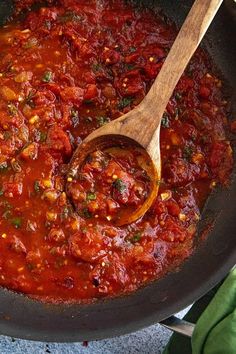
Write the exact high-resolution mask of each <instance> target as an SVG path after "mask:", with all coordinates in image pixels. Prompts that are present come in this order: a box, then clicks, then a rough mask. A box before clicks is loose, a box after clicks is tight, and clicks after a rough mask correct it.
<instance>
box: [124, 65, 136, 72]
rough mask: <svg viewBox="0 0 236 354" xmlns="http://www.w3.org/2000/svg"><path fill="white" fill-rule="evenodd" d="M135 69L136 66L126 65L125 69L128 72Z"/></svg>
mask: <svg viewBox="0 0 236 354" xmlns="http://www.w3.org/2000/svg"><path fill="white" fill-rule="evenodd" d="M134 68H135V65H134V64H125V69H126V70H128V71H130V70H133V69H134Z"/></svg>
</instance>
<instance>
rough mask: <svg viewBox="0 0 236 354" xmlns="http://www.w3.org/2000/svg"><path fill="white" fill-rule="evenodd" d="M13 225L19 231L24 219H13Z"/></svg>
mask: <svg viewBox="0 0 236 354" xmlns="http://www.w3.org/2000/svg"><path fill="white" fill-rule="evenodd" d="M11 224H12V225H13V226H14V227H15V228H16V229H19V228H20V227H21V224H22V219H21V218H19V217H16V218H13V219H11Z"/></svg>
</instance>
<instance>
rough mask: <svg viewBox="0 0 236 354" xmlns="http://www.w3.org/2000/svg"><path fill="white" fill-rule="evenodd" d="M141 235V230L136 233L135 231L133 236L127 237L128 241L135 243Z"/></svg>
mask: <svg viewBox="0 0 236 354" xmlns="http://www.w3.org/2000/svg"><path fill="white" fill-rule="evenodd" d="M141 237H142V234H141V232H137V233H135V234H134V235H133V237H131V238H130V239H129V241H130V242H131V243H136V242H139V241H140V239H141Z"/></svg>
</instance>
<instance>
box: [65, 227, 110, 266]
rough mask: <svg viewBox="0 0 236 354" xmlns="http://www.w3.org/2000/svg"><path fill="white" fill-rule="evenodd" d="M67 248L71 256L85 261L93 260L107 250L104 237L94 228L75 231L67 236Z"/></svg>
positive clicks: (103, 254)
mask: <svg viewBox="0 0 236 354" xmlns="http://www.w3.org/2000/svg"><path fill="white" fill-rule="evenodd" d="M69 250H70V253H71V255H72V256H73V257H75V258H77V259H81V260H83V261H85V262H95V261H96V260H98V259H99V258H101V257H102V256H105V255H106V253H107V251H108V245H106V247H105V243H104V237H103V236H102V235H101V234H100V233H98V232H97V231H96V230H94V229H87V230H86V231H85V232H84V233H83V232H81V231H80V232H77V233H75V234H73V235H72V236H70V238H69Z"/></svg>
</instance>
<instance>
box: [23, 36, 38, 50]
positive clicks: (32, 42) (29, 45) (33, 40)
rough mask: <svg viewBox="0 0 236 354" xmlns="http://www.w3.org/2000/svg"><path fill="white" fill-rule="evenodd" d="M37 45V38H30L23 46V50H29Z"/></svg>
mask: <svg viewBox="0 0 236 354" xmlns="http://www.w3.org/2000/svg"><path fill="white" fill-rule="evenodd" d="M37 44H38V40H37V38H35V37H32V38H29V39H28V41H27V42H26V43H24V44H23V48H24V49H30V48H33V47H36V45H37Z"/></svg>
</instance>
